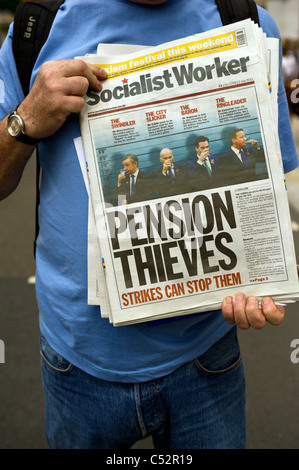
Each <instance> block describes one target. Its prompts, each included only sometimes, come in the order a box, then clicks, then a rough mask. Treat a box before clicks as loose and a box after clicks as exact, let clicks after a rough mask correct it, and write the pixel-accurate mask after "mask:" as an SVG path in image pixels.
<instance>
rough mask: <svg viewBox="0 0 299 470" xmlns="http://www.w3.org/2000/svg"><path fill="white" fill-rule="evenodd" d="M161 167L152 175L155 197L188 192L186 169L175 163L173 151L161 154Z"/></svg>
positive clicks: (169, 150)
mask: <svg viewBox="0 0 299 470" xmlns="http://www.w3.org/2000/svg"><path fill="white" fill-rule="evenodd" d="M160 162H161V166H160V167H159V168H158V169H157V170H155V172H154V173H153V174H152V181H153V197H166V196H175V195H176V194H182V193H185V192H188V187H187V186H186V178H185V171H184V168H183V167H182V166H180V165H178V164H176V162H175V161H174V154H173V151H172V150H171V149H169V148H164V149H162V150H161V152H160Z"/></svg>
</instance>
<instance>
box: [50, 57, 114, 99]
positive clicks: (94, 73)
mask: <svg viewBox="0 0 299 470" xmlns="http://www.w3.org/2000/svg"><path fill="white" fill-rule="evenodd" d="M53 65H57V67H59V73H60V75H61V77H64V78H72V79H74V78H77V79H78V78H81V79H85V82H84V83H86V85H85V86H86V89H85V93H86V91H87V89H88V88H91V89H92V90H94V91H100V90H101V89H102V83H101V81H102V80H105V78H107V73H106V72H105V70H103V69H101V68H100V67H98V66H97V65H94V64H88V63H87V62H85V61H84V60H80V59H75V60H73V59H66V60H62V61H56V62H55V61H54V62H53ZM56 73H57V74H58V71H56ZM81 83H82V82H81ZM73 94H76V93H75V92H74V93H73ZM80 94H81V93H80ZM83 94H84V93H83Z"/></svg>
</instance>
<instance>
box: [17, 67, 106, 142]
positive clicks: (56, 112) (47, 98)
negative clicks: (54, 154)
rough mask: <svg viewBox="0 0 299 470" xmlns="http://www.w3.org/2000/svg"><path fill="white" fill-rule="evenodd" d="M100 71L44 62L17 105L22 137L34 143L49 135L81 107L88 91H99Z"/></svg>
mask: <svg viewBox="0 0 299 470" xmlns="http://www.w3.org/2000/svg"><path fill="white" fill-rule="evenodd" d="M106 76H107V74H106V72H105V71H104V70H102V69H100V68H99V67H98V66H96V65H93V64H87V63H86V62H84V61H83V60H77V59H65V60H56V61H50V62H45V63H44V64H43V65H42V66H41V68H40V70H39V73H38V75H37V77H36V80H35V82H34V84H33V87H32V89H31V91H30V93H29V94H28V95H27V97H26V98H25V100H24V101H23V102H22V104H21V105H20V111H22V114H21V116H22V117H23V119H24V121H25V123H26V133H27V134H28V135H29V136H31V137H35V138H38V139H43V138H46V137H49V136H50V135H53V134H54V133H55V132H57V130H58V129H59V128H60V127H61V126H62V125H63V124H64V122H65V119H66V118H67V116H68V115H69V114H71V113H79V112H80V111H81V110H82V108H83V107H84V104H85V101H84V98H83V97H84V95H85V94H86V93H87V91H88V89H89V88H92V89H93V90H94V91H100V90H101V89H102V83H101V80H104V79H105V78H106Z"/></svg>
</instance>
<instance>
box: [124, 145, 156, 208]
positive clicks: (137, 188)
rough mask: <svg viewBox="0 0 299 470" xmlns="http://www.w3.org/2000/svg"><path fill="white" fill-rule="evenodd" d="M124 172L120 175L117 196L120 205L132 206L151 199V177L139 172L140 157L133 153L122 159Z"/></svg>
mask: <svg viewBox="0 0 299 470" xmlns="http://www.w3.org/2000/svg"><path fill="white" fill-rule="evenodd" d="M122 163H123V166H124V171H123V172H121V173H120V174H119V175H118V179H117V188H116V192H117V196H118V204H119V205H122V204H131V203H133V202H140V201H145V200H147V199H149V196H150V190H149V181H148V178H149V175H148V174H147V173H146V172H144V171H143V170H139V168H138V165H139V161H138V157H137V155H134V154H132V153H129V154H127V155H125V157H124V158H123V159H122Z"/></svg>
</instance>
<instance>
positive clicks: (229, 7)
mask: <svg viewBox="0 0 299 470" xmlns="http://www.w3.org/2000/svg"><path fill="white" fill-rule="evenodd" d="M216 3H217V6H218V9H219V12H220V16H221V19H222V24H223V25H227V24H230V23H236V22H237V21H242V20H246V19H247V18H251V19H252V20H253V21H254V22H255V23H257V24H258V25H259V24H260V23H259V15H258V10H257V6H256V3H255V1H254V0H216Z"/></svg>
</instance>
